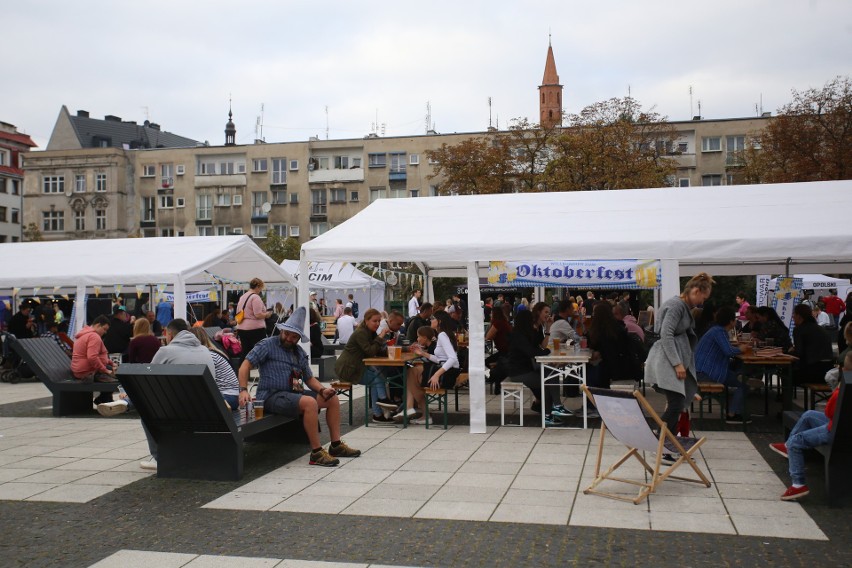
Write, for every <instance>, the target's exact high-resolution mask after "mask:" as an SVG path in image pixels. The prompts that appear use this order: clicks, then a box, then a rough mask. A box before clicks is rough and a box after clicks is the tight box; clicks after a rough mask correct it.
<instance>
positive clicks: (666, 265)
mask: <svg viewBox="0 0 852 568" xmlns="http://www.w3.org/2000/svg"><path fill="white" fill-rule="evenodd" d="M660 273H661V276H662V282H661V287H660V300H661V301H662V302H665V301H666V300H668V299H669V298H671V297H673V296H679V295H680V262H678V261H677V260H672V259H660Z"/></svg>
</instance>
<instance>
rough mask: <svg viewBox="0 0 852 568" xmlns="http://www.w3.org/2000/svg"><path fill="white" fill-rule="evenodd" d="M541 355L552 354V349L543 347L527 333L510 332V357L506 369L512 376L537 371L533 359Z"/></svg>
mask: <svg viewBox="0 0 852 568" xmlns="http://www.w3.org/2000/svg"><path fill="white" fill-rule="evenodd" d="M541 355H550V349H542V348H541V347H540V346H539V345H536V344H535V343H533V341H532V339H530V338H529V337H527V336H526V335H524V334H522V333H520V332H518V331H513V332H512V333H510V334H509V358H508V360H507V362H506V370H507V372H508V374H509V376H510V377H513V376H515V375H523V374H525V373H530V372H534V371H536V366H535V362H534V361H533V359H534V358H535V357H539V356H541Z"/></svg>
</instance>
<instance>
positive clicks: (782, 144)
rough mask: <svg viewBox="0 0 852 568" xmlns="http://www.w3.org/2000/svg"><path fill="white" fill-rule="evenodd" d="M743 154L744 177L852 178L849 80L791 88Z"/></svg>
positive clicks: (771, 179)
mask: <svg viewBox="0 0 852 568" xmlns="http://www.w3.org/2000/svg"><path fill="white" fill-rule="evenodd" d="M755 139H756V141H757V142H758V143H759V144H757V145H755V146H754V147H751V148H748V149H746V150H745V151H744V153H743V162H744V169H745V174H744V179H746V180H748V181H749V182H751V183H760V182H763V183H789V182H803V181H821V180H838V179H850V178H852V79H850V77H849V76H846V77H840V76H838V77H835V78H834V79H833V80H831V81H829V82H828V83H826V84H825V86H824V87H822V88H821V89H808V90H806V91H801V92H799V91H796V90H793V100H792V101H791V102H789V103H787V104H786V105H784V106H783V107H781V108H780V109H779V110H778V115H777V117H776V118H775V119H773V120H772V122H770V123H769V125H767V127H766V128H765V129H764V130H763V131H762V132H761V133H759V134H757V135H755Z"/></svg>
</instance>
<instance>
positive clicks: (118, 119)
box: [104, 114, 121, 122]
mask: <svg viewBox="0 0 852 568" xmlns="http://www.w3.org/2000/svg"><path fill="white" fill-rule="evenodd" d="M104 120H108V121H110V122H121V117H120V116H115V115H114V114H108V115H106V116H105V117H104Z"/></svg>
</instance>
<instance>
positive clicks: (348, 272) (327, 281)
mask: <svg viewBox="0 0 852 568" xmlns="http://www.w3.org/2000/svg"><path fill="white" fill-rule="evenodd" d="M281 267H282V268H283V269H284V270H285V271H286V272H287V275H288V276H290V277H291V278H292V279H293V281H294V282H295V281H297V280H298V278H299V261H298V260H284V261H283V262H282V263H281ZM308 283H309V286H310V289H311V291H318V292H319V295H320V296H321V297H325V298H326V303H327V304H328V306H329V310H331V311H333V310H334V304H335V302H336V300H337V298H340V299H342V300H343V303H344V304H345V303H346V301H347V296H348V295H349V294H352V296H353V297H354V299H355V301H356V302H358V308H359V310H360V313H364V312H365V311H367V309H368V308H376V309H377V310H383V309H385V283H384V282H382V281H381V280H379V279H377V278H373V277H372V276H369V275H368V274H365V273H364V272H362V271H360V270H358V269H357V268H355V265H354V264H351V263H348V262H310V263H308ZM294 292H295V288H294V289H293V290H289V289H288V290H281V291H276V292H270V294H269V297H270V298H271V299H270V300H269V301H270V302H275V301H280V302H281V303H282V304H283V305H284V306H289V305H290V304H293V303H295V302H294V301H293V298H292V294H293V293H294Z"/></svg>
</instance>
